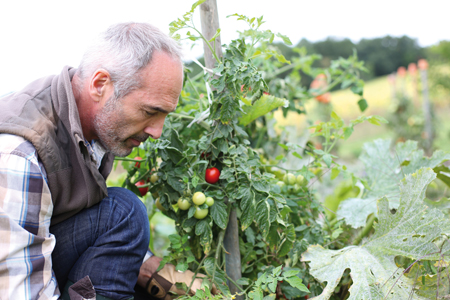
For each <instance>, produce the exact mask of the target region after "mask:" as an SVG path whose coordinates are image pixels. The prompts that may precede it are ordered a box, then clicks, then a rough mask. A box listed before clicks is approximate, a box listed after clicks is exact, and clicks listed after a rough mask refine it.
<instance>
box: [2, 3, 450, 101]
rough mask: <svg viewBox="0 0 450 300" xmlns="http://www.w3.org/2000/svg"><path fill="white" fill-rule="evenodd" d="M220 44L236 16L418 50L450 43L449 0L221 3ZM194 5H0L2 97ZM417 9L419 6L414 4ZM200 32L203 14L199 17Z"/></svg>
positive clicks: (287, 31)
mask: <svg viewBox="0 0 450 300" xmlns="http://www.w3.org/2000/svg"><path fill="white" fill-rule="evenodd" d="M216 1H217V6H218V11H219V23H220V27H221V40H222V43H228V42H230V41H231V40H232V39H234V38H237V37H238V35H237V33H236V31H237V30H244V29H246V24H245V23H244V22H243V21H237V20H236V18H232V17H228V18H227V16H229V15H231V14H234V13H238V14H243V15H246V16H248V17H260V16H264V20H265V21H266V23H265V24H264V25H263V29H270V30H272V32H274V33H281V34H283V35H286V36H288V37H289V38H290V39H291V41H292V43H293V44H294V45H295V44H296V43H298V42H299V41H300V40H301V39H302V38H306V39H308V40H310V41H320V40H324V39H326V38H327V37H330V36H331V37H336V38H349V39H351V40H352V41H354V42H358V41H359V40H360V39H362V38H376V37H382V36H386V35H391V36H395V37H400V36H403V35H408V36H409V37H411V38H415V39H417V41H418V43H419V45H421V46H430V45H433V44H436V43H438V42H439V41H441V40H450V28H449V25H448V12H449V11H450V0H428V1H406V0H389V1H386V0H378V1H364V0H340V1H336V0H321V1H313V0H309V1H304V0H278V1H273V0H272V1H268V0H216ZM193 3H194V1H189V0H165V1H161V0H159V1H156V0H145V1H144V0H127V1H124V0H122V1H119V0H107V1H105V0H77V1H68V0H22V1H12V0H9V1H7V0H5V1H0V45H1V46H0V96H1V95H4V94H6V93H9V92H12V91H17V90H20V89H21V88H22V87H24V86H25V85H26V84H28V83H29V82H31V81H33V80H35V79H37V78H40V77H43V76H47V75H52V74H59V73H60V71H61V69H62V68H63V67H64V66H65V65H69V66H74V67H76V66H78V64H79V61H80V59H81V57H82V55H83V53H84V51H85V49H86V48H87V47H88V45H89V44H90V42H91V41H92V40H93V39H94V38H95V37H96V36H97V35H98V34H99V33H101V32H102V31H104V30H105V29H106V28H107V27H109V26H110V25H112V24H114V23H118V22H127V21H137V22H148V23H151V24H153V25H156V26H157V27H159V28H160V29H162V30H163V31H164V32H166V33H168V32H169V23H170V22H172V21H174V20H176V19H177V18H180V17H182V16H183V14H184V13H185V12H187V11H189V10H190V8H191V5H192V4H193ZM414 3H422V4H421V5H419V4H414ZM194 20H195V23H196V25H198V28H200V17H199V13H198V11H197V12H196V14H195V17H194ZM201 53H202V47H196V48H193V49H191V48H190V47H189V46H186V47H185V57H186V59H187V60H189V59H190V58H191V57H198V56H200V55H201Z"/></svg>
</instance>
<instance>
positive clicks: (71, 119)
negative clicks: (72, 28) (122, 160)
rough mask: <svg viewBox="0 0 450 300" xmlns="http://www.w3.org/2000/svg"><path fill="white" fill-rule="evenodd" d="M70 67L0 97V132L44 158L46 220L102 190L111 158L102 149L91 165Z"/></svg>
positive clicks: (63, 215)
mask: <svg viewBox="0 0 450 300" xmlns="http://www.w3.org/2000/svg"><path fill="white" fill-rule="evenodd" d="M75 71H76V70H75V69H73V68H70V67H67V66H66V67H64V69H63V70H62V72H61V74H60V75H58V76H50V77H46V78H42V79H39V80H37V81H34V82H33V83H31V84H29V85H28V86H27V87H25V88H24V89H23V90H22V91H20V92H17V93H14V94H12V95H8V96H6V97H4V98H0V133H9V134H15V135H19V136H22V137H24V138H25V139H26V140H28V141H30V142H31V143H32V144H33V145H34V147H35V148H36V150H37V153H38V155H39V158H40V160H41V161H42V163H43V164H44V167H45V170H46V172H47V181H48V185H49V187H50V192H51V195H52V201H53V204H54V210H53V216H52V225H53V224H56V223H59V222H61V221H63V220H65V219H67V218H69V217H71V216H73V215H74V214H76V213H77V212H79V211H80V210H82V209H83V208H86V207H90V206H92V205H94V204H96V203H98V202H100V201H101V200H102V199H103V198H104V197H105V196H106V195H107V189H106V182H105V179H106V177H107V176H108V175H109V173H110V172H111V169H112V165H113V161H114V156H113V155H112V154H111V153H106V154H105V156H104V157H103V160H102V162H101V166H100V168H99V169H97V168H96V166H95V163H94V161H93V159H92V158H91V157H90V155H89V152H88V150H87V147H86V145H85V141H84V138H83V132H82V129H81V123H80V117H79V114H78V108H77V105H76V102H75V98H74V96H73V92H72V85H71V79H72V77H73V75H74V74H75Z"/></svg>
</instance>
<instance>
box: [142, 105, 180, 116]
mask: <svg viewBox="0 0 450 300" xmlns="http://www.w3.org/2000/svg"><path fill="white" fill-rule="evenodd" d="M144 109H147V110H156V111H159V112H161V113H164V114H168V113H171V112H173V111H175V110H172V111H167V110H165V109H163V108H161V107H158V106H152V105H144Z"/></svg>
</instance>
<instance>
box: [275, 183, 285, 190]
mask: <svg viewBox="0 0 450 300" xmlns="http://www.w3.org/2000/svg"><path fill="white" fill-rule="evenodd" d="M277 185H278V186H279V187H280V189H282V188H283V186H285V185H286V183H284V181H278V182H277Z"/></svg>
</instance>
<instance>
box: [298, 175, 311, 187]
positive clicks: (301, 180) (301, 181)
mask: <svg viewBox="0 0 450 300" xmlns="http://www.w3.org/2000/svg"><path fill="white" fill-rule="evenodd" d="M296 181H297V184H298V185H299V186H306V184H308V181H306V179H305V177H303V175H302V174H300V175H298V176H297V180H296Z"/></svg>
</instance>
